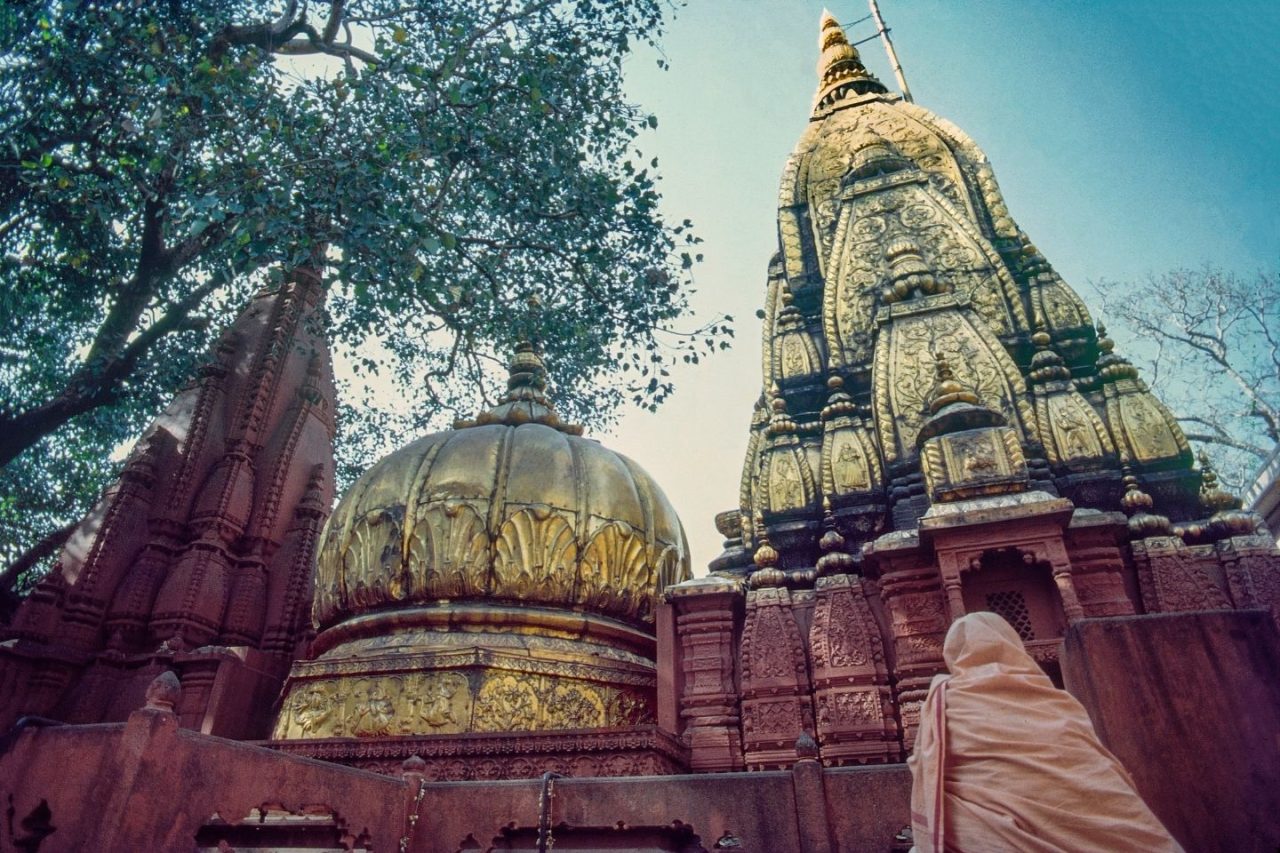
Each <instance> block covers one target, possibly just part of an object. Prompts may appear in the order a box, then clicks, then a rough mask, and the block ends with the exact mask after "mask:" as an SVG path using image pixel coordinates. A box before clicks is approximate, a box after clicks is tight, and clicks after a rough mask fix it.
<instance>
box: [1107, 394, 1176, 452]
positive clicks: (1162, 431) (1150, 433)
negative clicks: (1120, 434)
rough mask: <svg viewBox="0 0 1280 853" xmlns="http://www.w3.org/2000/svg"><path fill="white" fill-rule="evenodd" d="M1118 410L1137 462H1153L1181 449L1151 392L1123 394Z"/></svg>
mask: <svg viewBox="0 0 1280 853" xmlns="http://www.w3.org/2000/svg"><path fill="white" fill-rule="evenodd" d="M1119 409H1120V418H1121V422H1122V423H1123V425H1124V430H1125V432H1126V433H1127V434H1128V437H1129V446H1130V447H1131V448H1132V449H1133V455H1134V456H1136V457H1137V458H1138V460H1139V461H1142V462H1152V461H1155V460H1157V459H1168V458H1170V457H1174V456H1177V455H1178V453H1179V451H1180V449H1181V448H1180V447H1179V445H1178V441H1177V439H1175V438H1174V435H1173V430H1172V429H1171V428H1170V427H1169V424H1168V422H1167V421H1166V419H1165V417H1164V414H1163V413H1162V412H1161V411H1160V409H1159V408H1157V406H1156V403H1155V401H1154V400H1153V399H1152V398H1151V396H1150V394H1147V393H1138V394H1127V395H1124V396H1122V397H1121V398H1120V402H1119Z"/></svg>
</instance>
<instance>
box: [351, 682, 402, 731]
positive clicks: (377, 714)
mask: <svg viewBox="0 0 1280 853" xmlns="http://www.w3.org/2000/svg"><path fill="white" fill-rule="evenodd" d="M355 687H356V697H357V699H356V703H357V704H356V708H355V724H354V725H353V727H352V730H351V734H353V735H355V736H356V737H375V736H382V735H389V734H393V732H392V726H391V724H392V721H393V720H394V719H395V716H396V706H395V703H394V702H393V701H392V699H391V694H390V693H389V692H388V690H387V688H386V687H385V686H384V685H383V683H382V682H381V681H358V682H356V685H355Z"/></svg>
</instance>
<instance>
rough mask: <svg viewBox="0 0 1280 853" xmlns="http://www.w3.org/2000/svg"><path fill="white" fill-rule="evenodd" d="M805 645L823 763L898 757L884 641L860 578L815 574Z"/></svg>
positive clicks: (864, 762) (883, 759) (849, 762)
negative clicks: (810, 660) (810, 664)
mask: <svg viewBox="0 0 1280 853" xmlns="http://www.w3.org/2000/svg"><path fill="white" fill-rule="evenodd" d="M817 597H818V602H817V606H816V608H815V610H814V617H813V626H812V628H811V629H810V632H809V648H810V650H811V652H812V654H813V685H814V702H815V705H816V714H817V728H818V743H819V745H820V747H821V754H822V760H823V762H824V763H825V764H827V765H835V766H840V765H843V764H855V763H857V764H868V763H869V764H878V763H882V762H889V761H896V760H898V759H899V758H900V757H901V753H902V746H901V743H900V741H899V739H898V723H897V720H896V718H895V717H894V714H893V694H892V691H891V690H890V687H889V670H888V667H887V666H886V662H885V653H884V652H885V650H884V641H883V639H882V638H881V636H880V628H879V625H878V624H877V623H876V621H875V618H874V617H873V616H872V613H871V608H870V607H869V606H868V603H867V597H866V590H865V589H864V588H863V580H862V579H861V578H859V577H856V576H850V575H833V576H831V577H823V578H819V579H818V582H817Z"/></svg>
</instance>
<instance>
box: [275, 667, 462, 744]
mask: <svg viewBox="0 0 1280 853" xmlns="http://www.w3.org/2000/svg"><path fill="white" fill-rule="evenodd" d="M470 722H471V690H470V686H469V682H468V680H467V677H466V676H465V675H463V674H462V673H461V672H438V673H421V672H419V673H403V674H397V675H368V676H344V677H338V678H333V679H316V680H306V681H295V682H294V683H293V684H292V685H291V687H290V690H289V696H288V698H287V699H286V701H285V703H284V707H283V710H282V712H281V714H280V717H279V719H278V720H277V722H276V728H275V732H274V734H273V737H274V738H276V739H309V738H328V737H389V736H393V735H405V734H455V733H458V732H465V731H467V730H468V727H469V725H470Z"/></svg>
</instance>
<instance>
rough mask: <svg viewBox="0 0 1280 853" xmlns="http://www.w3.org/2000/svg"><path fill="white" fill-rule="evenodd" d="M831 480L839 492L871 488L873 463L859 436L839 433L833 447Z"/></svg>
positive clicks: (834, 439)
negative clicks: (869, 460) (869, 459)
mask: <svg viewBox="0 0 1280 853" xmlns="http://www.w3.org/2000/svg"><path fill="white" fill-rule="evenodd" d="M831 480H832V483H833V484H834V486H835V489H836V491H837V492H840V493H846V492H855V491H862V490H865V489H869V488H871V465H870V463H869V462H868V460H867V453H866V451H865V450H864V449H863V448H862V445H861V442H859V441H858V436H856V435H854V434H852V433H851V432H840V433H837V434H836V436H835V437H834V438H833V441H832V447H831Z"/></svg>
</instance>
